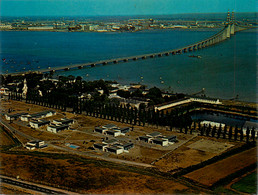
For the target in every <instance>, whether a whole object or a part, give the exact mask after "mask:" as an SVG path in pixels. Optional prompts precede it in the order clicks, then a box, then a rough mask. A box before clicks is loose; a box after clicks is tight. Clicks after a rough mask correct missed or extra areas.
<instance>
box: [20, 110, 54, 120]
mask: <svg viewBox="0 0 258 195" xmlns="http://www.w3.org/2000/svg"><path fill="white" fill-rule="evenodd" d="M53 115H56V112H55V111H53V110H47V111H43V112H38V113H34V114H26V115H22V116H21V120H22V121H27V122H28V121H29V120H30V119H33V118H34V119H39V118H45V117H50V116H53Z"/></svg>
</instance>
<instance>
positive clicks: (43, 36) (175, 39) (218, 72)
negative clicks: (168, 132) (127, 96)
mask: <svg viewBox="0 0 258 195" xmlns="http://www.w3.org/2000/svg"><path fill="white" fill-rule="evenodd" d="M215 33H216V31H172V30H167V31H161V30H155V31H142V32H136V33H81V32H73V33H69V32H25V31H21V32H0V35H1V40H2V41H1V44H2V45H1V58H6V61H5V62H3V61H1V63H2V64H1V66H2V72H3V73H5V72H6V71H7V70H8V72H16V71H24V70H33V69H34V70H35V69H37V68H39V67H40V68H46V67H48V66H51V67H54V66H64V65H66V64H70V63H73V64H74V63H84V62H94V61H98V60H101V59H110V58H116V57H122V56H123V57H125V56H133V55H139V54H146V53H152V52H159V51H164V50H170V49H174V48H179V47H181V46H184V45H188V44H190V43H194V42H196V41H199V40H201V39H204V38H207V37H209V36H211V35H213V34H215ZM256 48H257V46H256V33H255V32H248V31H244V32H239V33H237V34H236V35H235V36H233V37H232V38H231V39H228V40H227V41H224V42H223V43H220V44H218V45H215V46H212V47H209V48H206V49H203V50H199V51H196V52H194V53H191V54H196V55H201V56H202V58H201V59H197V58H189V57H188V55H189V54H183V55H177V56H168V57H162V58H154V59H148V60H139V61H134V62H128V63H121V64H113V65H107V66H100V67H95V68H88V69H83V70H76V71H69V72H63V73H59V74H63V75H69V74H73V75H75V76H77V75H80V76H82V77H83V78H84V79H86V80H94V79H106V80H117V81H118V82H120V83H124V84H128V83H132V82H134V83H135V82H136V83H137V82H141V83H142V84H146V85H148V86H158V87H161V88H163V89H166V90H170V91H173V92H184V93H188V94H191V93H194V92H197V91H200V90H201V89H202V88H205V92H206V95H207V96H210V97H219V98H225V99H229V98H233V97H235V96H236V95H239V99H240V100H242V101H251V102H256V95H257V93H256V84H257V82H256V60H257V57H256ZM141 77H143V79H141ZM161 81H162V82H161Z"/></svg>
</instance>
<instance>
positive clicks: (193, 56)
mask: <svg viewBox="0 0 258 195" xmlns="http://www.w3.org/2000/svg"><path fill="white" fill-rule="evenodd" d="M188 57H190V58H202V56H197V55H190V56H188Z"/></svg>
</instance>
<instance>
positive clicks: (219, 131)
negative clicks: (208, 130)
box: [217, 124, 222, 139]
mask: <svg viewBox="0 0 258 195" xmlns="http://www.w3.org/2000/svg"><path fill="white" fill-rule="evenodd" d="M221 131H222V127H221V124H220V126H219V129H218V132H217V139H219V137H220V134H221Z"/></svg>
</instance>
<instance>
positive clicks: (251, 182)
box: [231, 172, 257, 194]
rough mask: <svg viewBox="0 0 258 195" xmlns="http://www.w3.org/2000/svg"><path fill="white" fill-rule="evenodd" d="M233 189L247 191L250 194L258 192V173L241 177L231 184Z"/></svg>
mask: <svg viewBox="0 0 258 195" xmlns="http://www.w3.org/2000/svg"><path fill="white" fill-rule="evenodd" d="M231 187H232V188H233V189H235V190H237V191H239V192H245V193H249V194H256V192H257V173H256V172H254V173H251V174H250V175H247V176H246V177H244V178H242V179H240V180H239V181H238V182H236V183H234V184H233V185H232V186H231Z"/></svg>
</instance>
